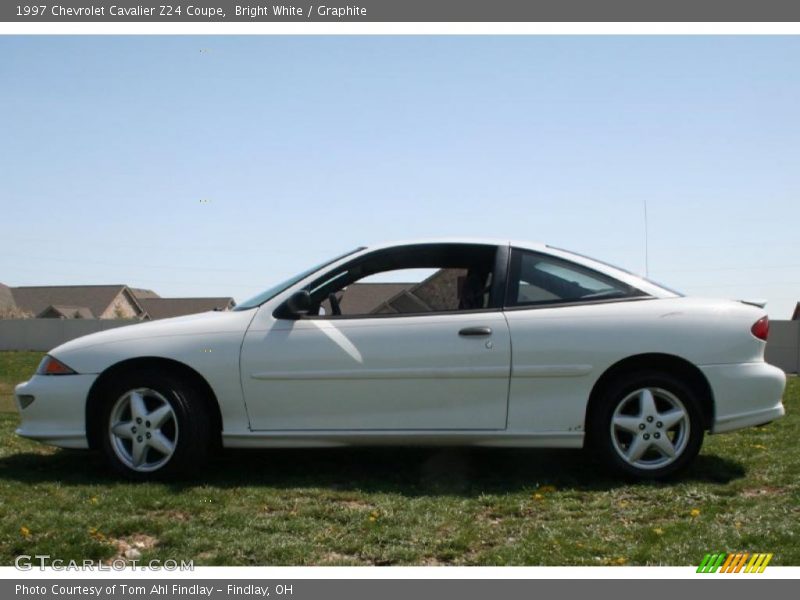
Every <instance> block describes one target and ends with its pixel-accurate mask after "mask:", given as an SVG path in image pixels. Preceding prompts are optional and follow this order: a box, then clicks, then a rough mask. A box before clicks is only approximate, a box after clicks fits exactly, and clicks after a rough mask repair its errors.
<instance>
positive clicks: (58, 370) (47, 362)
mask: <svg viewBox="0 0 800 600" xmlns="http://www.w3.org/2000/svg"><path fill="white" fill-rule="evenodd" d="M36 374H37V375H75V374H76V373H75V371H73V370H72V369H70V368H69V367H68V366H67V365H65V364H64V363H62V362H61V361H60V360H56V359H55V358H53V357H52V356H50V355H49V354H48V355H46V356H45V357H44V358H43V359H42V362H40V363H39V368H37V369H36Z"/></svg>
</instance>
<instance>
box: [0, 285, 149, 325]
mask: <svg viewBox="0 0 800 600" xmlns="http://www.w3.org/2000/svg"><path fill="white" fill-rule="evenodd" d="M126 289H127V286H125V285H123V284H121V283H120V284H116V285H61V286H58V285H54V286H27V287H15V288H12V293H13V294H14V300H15V301H16V303H17V306H18V307H19V308H21V309H23V310H26V311H29V312H32V313H33V314H35V315H38V314H40V313H41V312H42V311H44V310H45V309H46V308H48V307H50V306H74V307H86V308H88V309H89V310H90V311H91V312H92V314H94V315H97V316H98V317H99V316H100V315H102V314H103V313H104V312H105V310H106V309H107V308H108V306H109V305H110V304H111V303H112V302H113V300H114V298H116V297H117V296H118V295H119V294H120V293H121V292H123V291H124V290H126ZM131 297H133V295H132V294H131ZM133 300H134V302H135V301H136V299H135V298H133Z"/></svg>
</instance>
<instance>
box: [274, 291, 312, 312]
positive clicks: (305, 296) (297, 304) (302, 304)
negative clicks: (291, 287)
mask: <svg viewBox="0 0 800 600" xmlns="http://www.w3.org/2000/svg"><path fill="white" fill-rule="evenodd" d="M310 310H311V294H309V293H308V290H298V291H296V292H295V293H294V294H292V295H291V296H289V299H288V300H287V301H286V308H285V310H283V311H281V312H283V313H284V314H285V315H286V317H288V318H290V319H292V318H294V319H296V318H298V317H302V316H303V315H307V314H308V312H309V311H310Z"/></svg>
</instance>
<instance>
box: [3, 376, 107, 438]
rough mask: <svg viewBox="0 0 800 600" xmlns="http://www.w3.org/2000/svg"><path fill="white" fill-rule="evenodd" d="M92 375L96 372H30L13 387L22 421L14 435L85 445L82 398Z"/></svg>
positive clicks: (93, 377) (90, 382) (84, 418)
mask: <svg viewBox="0 0 800 600" xmlns="http://www.w3.org/2000/svg"><path fill="white" fill-rule="evenodd" d="M95 379H97V375H61V376H41V375H34V376H33V377H32V378H31V379H30V380H29V381H26V382H25V383H21V384H19V385H18V386H17V387H16V388H15V389H14V397H15V400H16V403H17V410H18V411H19V414H20V418H21V421H22V422H21V423H20V426H19V428H18V429H17V435H20V436H22V437H25V438H28V439H32V440H36V441H39V442H43V443H45V444H51V445H53V446H60V447H61V448H88V447H89V443H88V440H87V439H86V398H87V397H88V396H89V390H90V389H91V387H92V384H93V383H94V381H95ZM31 397H32V398H33V400H32V401H31V400H30V399H31Z"/></svg>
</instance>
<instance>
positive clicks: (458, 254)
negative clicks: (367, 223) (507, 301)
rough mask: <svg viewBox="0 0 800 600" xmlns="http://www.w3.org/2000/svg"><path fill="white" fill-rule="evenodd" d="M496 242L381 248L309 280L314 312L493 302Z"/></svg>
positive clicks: (417, 309)
mask: <svg viewBox="0 0 800 600" xmlns="http://www.w3.org/2000/svg"><path fill="white" fill-rule="evenodd" d="M496 252H497V250H496V248H495V247H493V246H473V245H466V244H433V245H420V246H411V247H403V248H400V249H391V250H386V251H378V252H376V253H375V254H373V255H368V256H367V257H363V258H360V259H358V260H356V261H353V263H351V264H348V265H345V266H343V267H342V269H340V270H338V271H337V272H335V273H330V274H328V275H326V276H325V277H323V278H322V279H320V280H318V281H316V282H314V283H312V284H311V285H310V286H309V289H308V291H309V293H310V294H311V300H312V311H311V314H318V315H320V316H323V317H331V316H333V317H337V316H340V315H341V316H350V317H366V316H370V315H375V316H377V315H388V314H401V315H402V314H427V313H438V312H453V311H460V310H480V309H485V308H491V307H492V306H493V304H492V302H493V299H492V297H491V291H490V290H491V288H492V282H493V281H494V277H493V271H494V261H495V256H496Z"/></svg>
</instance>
